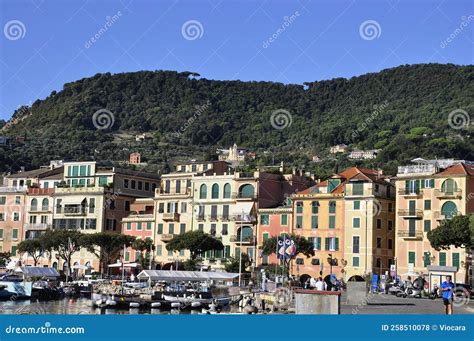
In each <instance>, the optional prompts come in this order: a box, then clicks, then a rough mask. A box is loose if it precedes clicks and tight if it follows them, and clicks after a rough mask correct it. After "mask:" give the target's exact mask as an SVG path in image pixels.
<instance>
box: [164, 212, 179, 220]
mask: <svg viewBox="0 0 474 341" xmlns="http://www.w3.org/2000/svg"><path fill="white" fill-rule="evenodd" d="M163 220H164V221H179V213H163Z"/></svg>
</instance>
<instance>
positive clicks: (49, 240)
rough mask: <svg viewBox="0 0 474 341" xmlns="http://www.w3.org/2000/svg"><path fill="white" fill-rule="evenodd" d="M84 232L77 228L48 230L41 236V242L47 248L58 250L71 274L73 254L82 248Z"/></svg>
mask: <svg viewBox="0 0 474 341" xmlns="http://www.w3.org/2000/svg"><path fill="white" fill-rule="evenodd" d="M82 237H83V234H82V233H81V232H79V231H76V230H47V231H46V232H45V233H44V234H43V235H42V236H41V237H40V239H41V243H42V245H43V247H44V248H45V249H46V250H51V251H55V252H57V254H58V256H59V257H60V258H61V259H63V260H64V261H65V262H66V264H67V268H68V274H67V275H70V274H71V270H72V269H71V260H72V256H73V255H74V254H75V253H77V252H79V251H80V250H81V247H82V246H83V245H82V240H83V239H82Z"/></svg>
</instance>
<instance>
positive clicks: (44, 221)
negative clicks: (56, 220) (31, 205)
mask: <svg viewBox="0 0 474 341" xmlns="http://www.w3.org/2000/svg"><path fill="white" fill-rule="evenodd" d="M47 223H48V216H45V215H42V216H41V224H47Z"/></svg>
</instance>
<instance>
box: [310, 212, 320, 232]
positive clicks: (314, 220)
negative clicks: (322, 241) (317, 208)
mask: <svg viewBox="0 0 474 341" xmlns="http://www.w3.org/2000/svg"><path fill="white" fill-rule="evenodd" d="M318 224H319V220H318V216H317V215H313V216H312V217H311V228H312V229H317V228H318Z"/></svg>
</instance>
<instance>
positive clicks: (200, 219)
mask: <svg viewBox="0 0 474 341" xmlns="http://www.w3.org/2000/svg"><path fill="white" fill-rule="evenodd" d="M205 220H206V217H205V216H204V215H198V217H197V221H205Z"/></svg>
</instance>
